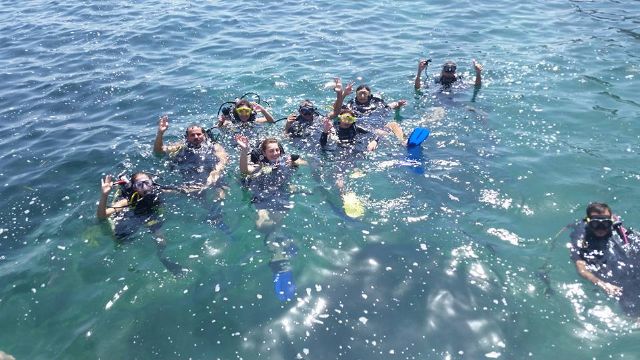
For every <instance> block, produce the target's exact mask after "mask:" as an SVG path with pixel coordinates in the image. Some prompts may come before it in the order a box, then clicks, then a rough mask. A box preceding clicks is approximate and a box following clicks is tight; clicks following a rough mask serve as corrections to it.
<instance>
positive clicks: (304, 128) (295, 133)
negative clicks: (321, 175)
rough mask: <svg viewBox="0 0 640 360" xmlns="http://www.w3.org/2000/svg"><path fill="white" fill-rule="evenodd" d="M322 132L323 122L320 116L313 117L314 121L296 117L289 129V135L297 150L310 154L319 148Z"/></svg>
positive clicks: (300, 116) (299, 116)
mask: <svg viewBox="0 0 640 360" xmlns="http://www.w3.org/2000/svg"><path fill="white" fill-rule="evenodd" d="M321 131H322V120H321V119H320V118H319V116H315V115H314V116H313V120H307V119H305V118H304V117H303V116H302V115H298V116H297V117H296V121H294V122H293V123H291V125H290V126H289V128H288V129H287V135H289V137H290V138H291V142H292V143H293V144H294V145H295V146H296V148H297V149H299V150H301V151H303V152H306V153H309V152H312V151H313V150H314V148H315V147H316V146H317V142H316V141H315V139H317V136H318V134H319V133H320V132H321Z"/></svg>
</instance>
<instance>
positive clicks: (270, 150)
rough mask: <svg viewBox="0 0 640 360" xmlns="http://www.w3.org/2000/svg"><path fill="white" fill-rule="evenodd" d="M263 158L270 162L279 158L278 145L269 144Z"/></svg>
mask: <svg viewBox="0 0 640 360" xmlns="http://www.w3.org/2000/svg"><path fill="white" fill-rule="evenodd" d="M263 153H264V157H265V158H267V160H269V161H270V162H275V161H277V160H278V159H279V158H280V147H279V146H278V144H274V143H269V144H267V147H266V148H265V149H264V151H263Z"/></svg>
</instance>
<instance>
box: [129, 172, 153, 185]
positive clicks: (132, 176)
mask: <svg viewBox="0 0 640 360" xmlns="http://www.w3.org/2000/svg"><path fill="white" fill-rule="evenodd" d="M142 175H146V176H147V177H148V178H149V179H152V178H153V177H152V175H151V174H149V173H146V172H143V171H139V172H136V173H134V174H133V175H131V182H132V183H134V182H136V180H138V177H139V176H142Z"/></svg>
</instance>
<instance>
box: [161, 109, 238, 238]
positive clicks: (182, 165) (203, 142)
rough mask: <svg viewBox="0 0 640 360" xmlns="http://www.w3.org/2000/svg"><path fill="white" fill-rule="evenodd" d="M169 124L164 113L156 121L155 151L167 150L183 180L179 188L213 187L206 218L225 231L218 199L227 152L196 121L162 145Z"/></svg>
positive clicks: (222, 189) (221, 193) (199, 190)
mask: <svg viewBox="0 0 640 360" xmlns="http://www.w3.org/2000/svg"><path fill="white" fill-rule="evenodd" d="M168 128H169V118H168V117H167V116H166V115H164V116H162V117H160V120H159V122H158V132H157V133H156V139H155V142H154V145H153V151H154V153H156V154H159V155H164V154H168V155H169V157H170V158H171V166H172V167H173V168H177V169H178V171H179V172H180V174H181V175H182V180H183V184H182V185H181V186H179V187H178V189H179V190H180V191H182V192H185V193H188V194H194V195H199V194H202V192H203V191H204V190H206V189H208V188H212V187H215V197H214V200H213V204H212V207H211V209H210V210H209V215H208V220H207V221H208V222H210V223H211V224H212V225H214V226H216V227H218V228H220V229H221V230H223V231H225V232H227V233H228V227H227V226H226V224H225V223H224V222H223V221H222V208H221V206H222V204H221V203H222V200H224V197H225V189H226V186H225V184H224V179H223V172H224V169H225V167H226V166H227V163H228V162H229V156H228V155H227V152H226V151H225V150H224V147H222V145H221V144H220V143H218V142H214V141H211V139H209V137H208V135H207V132H206V131H205V130H204V128H203V127H202V126H200V125H190V126H189V127H187V130H186V132H185V138H184V141H183V142H179V143H176V144H171V145H164V142H163V136H164V133H165V132H166V131H167V129H168Z"/></svg>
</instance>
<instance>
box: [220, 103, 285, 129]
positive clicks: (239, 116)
mask: <svg viewBox="0 0 640 360" xmlns="http://www.w3.org/2000/svg"><path fill="white" fill-rule="evenodd" d="M258 111H259V112H260V113H261V114H262V116H261V117H258ZM273 122H275V121H274V119H273V116H271V113H269V111H268V110H267V109H265V108H264V107H263V106H262V105H260V104H258V103H255V102H250V101H249V100H246V99H240V100H238V101H236V102H235V104H233V107H232V108H231V109H229V110H228V112H223V113H222V114H221V115H220V116H219V118H218V127H219V128H230V127H234V126H238V127H247V126H251V125H253V124H255V123H273Z"/></svg>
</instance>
